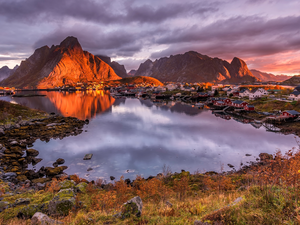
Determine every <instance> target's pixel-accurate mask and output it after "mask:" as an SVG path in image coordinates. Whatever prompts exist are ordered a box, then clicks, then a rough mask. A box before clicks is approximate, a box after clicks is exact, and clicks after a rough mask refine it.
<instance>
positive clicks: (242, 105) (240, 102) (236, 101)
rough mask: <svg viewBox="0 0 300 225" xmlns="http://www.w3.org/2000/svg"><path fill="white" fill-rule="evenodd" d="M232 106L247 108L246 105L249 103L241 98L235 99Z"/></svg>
mask: <svg viewBox="0 0 300 225" xmlns="http://www.w3.org/2000/svg"><path fill="white" fill-rule="evenodd" d="M231 105H232V106H234V107H236V108H245V106H246V105H248V103H247V102H244V101H241V100H235V101H233V102H232V104H231Z"/></svg>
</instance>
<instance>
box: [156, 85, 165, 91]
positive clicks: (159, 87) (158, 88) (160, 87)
mask: <svg viewBox="0 0 300 225" xmlns="http://www.w3.org/2000/svg"><path fill="white" fill-rule="evenodd" d="M155 89H156V91H166V88H165V87H162V86H157V87H156V88H155Z"/></svg>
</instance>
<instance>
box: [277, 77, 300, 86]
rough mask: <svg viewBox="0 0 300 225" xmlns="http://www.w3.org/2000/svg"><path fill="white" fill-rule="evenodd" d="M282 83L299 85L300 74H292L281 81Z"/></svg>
mask: <svg viewBox="0 0 300 225" xmlns="http://www.w3.org/2000/svg"><path fill="white" fill-rule="evenodd" d="M281 84H282V85H290V86H298V85H300V75H295V76H292V77H291V78H290V79H288V80H285V81H283V82H281Z"/></svg>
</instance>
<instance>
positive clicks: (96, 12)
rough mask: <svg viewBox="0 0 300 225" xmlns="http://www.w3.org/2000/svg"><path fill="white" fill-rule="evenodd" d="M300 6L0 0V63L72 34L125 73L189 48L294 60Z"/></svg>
mask: <svg viewBox="0 0 300 225" xmlns="http://www.w3.org/2000/svg"><path fill="white" fill-rule="evenodd" d="M299 8H300V2H299V1H297V0H290V1H283V0H262V1H257V0H241V1H233V0H213V1H204V0H186V1H184V2H183V1H180V0H153V1H151V2H150V1H144V0H124V1H121V0H111V1H104V0H97V1H94V0H86V1H81V0H69V1H60V0H44V1H40V0H26V1H25V0H10V1H4V0H0V28H1V30H3V31H5V32H4V33H3V34H1V36H0V57H1V59H0V61H1V60H2V61H1V62H4V59H5V58H6V56H7V55H8V58H10V59H18V58H20V55H21V54H23V55H24V54H25V55H26V56H25V57H28V56H30V55H31V54H32V53H33V51H34V49H36V48H38V47H41V46H43V45H48V46H51V45H53V44H54V45H57V44H59V43H60V42H61V41H62V40H63V39H65V38H66V37H67V36H76V37H77V38H78V39H79V42H80V43H81V45H82V47H83V49H84V50H87V51H89V52H91V53H93V54H102V55H109V56H111V57H114V58H116V59H117V60H118V61H120V62H124V63H127V64H125V66H126V69H128V70H130V69H137V68H138V66H139V62H142V61H145V60H146V59H147V58H149V57H150V58H152V59H156V58H159V57H165V56H169V55H171V54H179V53H184V52H186V51H189V50H194V51H198V52H200V53H201V54H205V55H209V56H212V57H219V58H223V59H226V60H231V58H233V57H234V56H238V57H240V58H243V59H245V60H246V62H247V60H249V61H251V62H253V63H254V64H253V65H252V66H254V67H255V65H257V66H260V65H261V64H255V62H257V60H253V57H260V58H261V59H263V57H268V56H270V55H274V57H275V58H277V60H279V58H280V57H278V56H279V55H281V56H283V57H285V58H284V59H282V61H284V60H285V61H286V60H290V58H291V56H292V54H293V52H294V56H293V57H294V58H293V62H294V64H295V62H297V59H296V58H295V54H298V51H300V28H299V24H300V12H299V10H297V9H299ZM287 53H289V54H290V55H286V54H287ZM16 55H17V56H16ZM298 58H299V55H298ZM7 62H8V61H7ZM293 62H289V63H293ZM2 64H3V63H2ZM277 64H281V62H279V61H278V62H277ZM274 68H275V67H274ZM256 69H259V68H256ZM296 69H297V68H296ZM299 70H300V68H299Z"/></svg>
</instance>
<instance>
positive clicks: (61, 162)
mask: <svg viewBox="0 0 300 225" xmlns="http://www.w3.org/2000/svg"><path fill="white" fill-rule="evenodd" d="M56 162H57V164H58V165H61V164H64V163H65V160H64V159H62V158H58V159H57V160H56Z"/></svg>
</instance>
